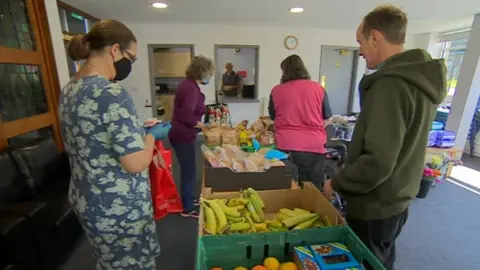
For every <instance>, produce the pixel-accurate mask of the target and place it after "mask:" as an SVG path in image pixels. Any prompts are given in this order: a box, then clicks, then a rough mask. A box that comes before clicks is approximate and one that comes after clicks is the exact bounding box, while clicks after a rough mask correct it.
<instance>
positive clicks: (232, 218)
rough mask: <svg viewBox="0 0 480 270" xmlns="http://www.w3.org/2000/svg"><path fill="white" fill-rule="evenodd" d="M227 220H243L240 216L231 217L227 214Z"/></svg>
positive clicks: (234, 221)
mask: <svg viewBox="0 0 480 270" xmlns="http://www.w3.org/2000/svg"><path fill="white" fill-rule="evenodd" d="M227 220H228V221H230V222H233V223H237V222H243V218H242V217H232V216H228V215H227Z"/></svg>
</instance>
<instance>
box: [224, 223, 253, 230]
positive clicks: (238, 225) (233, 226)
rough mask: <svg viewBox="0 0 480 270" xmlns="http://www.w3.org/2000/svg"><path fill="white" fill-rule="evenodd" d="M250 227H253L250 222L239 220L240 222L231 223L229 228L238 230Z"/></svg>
mask: <svg viewBox="0 0 480 270" xmlns="http://www.w3.org/2000/svg"><path fill="white" fill-rule="evenodd" d="M250 228H251V226H250V224H248V223H245V222H239V223H233V224H230V227H229V228H228V230H229V231H231V232H238V231H244V230H248V229H250Z"/></svg>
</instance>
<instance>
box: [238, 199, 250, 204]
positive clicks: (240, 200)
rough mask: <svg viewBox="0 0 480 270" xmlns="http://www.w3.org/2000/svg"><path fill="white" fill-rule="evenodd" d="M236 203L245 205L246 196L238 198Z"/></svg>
mask: <svg viewBox="0 0 480 270" xmlns="http://www.w3.org/2000/svg"><path fill="white" fill-rule="evenodd" d="M238 203H239V204H241V205H247V203H248V199H246V198H238Z"/></svg>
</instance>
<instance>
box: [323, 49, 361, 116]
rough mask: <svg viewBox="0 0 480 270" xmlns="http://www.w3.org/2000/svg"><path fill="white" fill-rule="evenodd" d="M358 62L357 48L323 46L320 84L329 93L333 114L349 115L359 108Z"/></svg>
mask: <svg viewBox="0 0 480 270" xmlns="http://www.w3.org/2000/svg"><path fill="white" fill-rule="evenodd" d="M358 62H359V52H358V48H356V47H341V46H322V52H321V57H320V83H321V84H322V86H323V87H324V88H325V90H326V91H327V93H328V99H329V101H330V107H331V108H332V113H333V114H338V115H349V114H351V113H353V112H355V111H356V110H357V108H358V104H356V103H355V102H357V103H358V98H357V96H358V95H357V93H356V92H358V91H355V89H356V88H357V87H356V82H357V77H358V75H357V67H358ZM363 69H364V68H363Z"/></svg>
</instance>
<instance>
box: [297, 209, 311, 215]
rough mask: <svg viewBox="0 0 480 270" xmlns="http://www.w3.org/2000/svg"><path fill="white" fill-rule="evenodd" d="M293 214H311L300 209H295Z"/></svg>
mask: <svg viewBox="0 0 480 270" xmlns="http://www.w3.org/2000/svg"><path fill="white" fill-rule="evenodd" d="M293 212H294V213H295V214H296V215H298V214H310V213H311V212H310V211H308V210H305V209H301V208H295V209H293Z"/></svg>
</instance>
